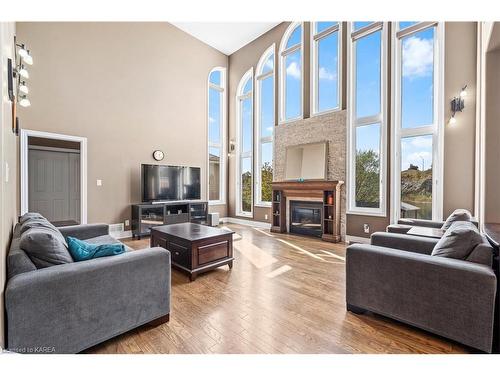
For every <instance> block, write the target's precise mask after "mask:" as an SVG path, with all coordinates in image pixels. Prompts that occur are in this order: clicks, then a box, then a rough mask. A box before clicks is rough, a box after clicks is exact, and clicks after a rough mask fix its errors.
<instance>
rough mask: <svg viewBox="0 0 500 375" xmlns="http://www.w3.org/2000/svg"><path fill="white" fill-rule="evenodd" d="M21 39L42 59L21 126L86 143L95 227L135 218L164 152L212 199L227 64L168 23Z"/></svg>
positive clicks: (47, 26) (32, 27) (54, 31)
mask: <svg viewBox="0 0 500 375" xmlns="http://www.w3.org/2000/svg"><path fill="white" fill-rule="evenodd" d="M17 34H18V37H19V38H20V39H21V40H23V41H24V42H25V43H27V44H28V45H29V46H30V48H31V51H32V54H33V58H34V60H35V64H34V65H33V66H32V68H31V69H30V74H31V76H30V80H29V85H30V90H31V91H30V99H31V103H32V106H31V107H30V108H28V109H26V110H24V111H22V112H21V113H20V118H21V126H22V127H23V128H25V129H33V130H41V131H47V132H54V133H63V134H70V135H76V136H82V137H87V139H88V185H87V186H88V221H89V222H107V223H119V222H123V221H124V220H125V219H129V218H130V211H131V210H130V204H131V203H137V202H139V201H140V199H141V197H140V186H139V185H140V175H139V172H140V164H141V163H152V164H154V163H155V161H154V159H153V158H152V156H151V154H152V152H153V150H156V149H160V150H163V151H164V152H165V159H164V160H163V161H162V164H171V165H189V166H199V167H201V168H202V198H205V197H206V194H207V188H206V178H207V176H206V173H207V165H208V162H207V142H206V139H207V120H206V119H207V104H206V103H207V77H208V74H209V72H210V70H211V69H212V68H214V67H215V66H222V67H227V56H226V55H224V54H222V53H220V52H218V51H217V50H215V49H213V48H211V47H209V46H207V45H206V44H204V43H202V42H200V41H199V40H197V39H195V38H193V37H191V36H189V35H188V34H186V33H184V32H183V31H181V30H179V29H177V28H176V27H174V26H172V25H170V24H168V23H164V22H163V23H92V22H86V23H57V22H42V23H24V22H21V23H18V24H17ZM97 179H101V180H102V186H101V187H98V186H96V180H97ZM218 211H220V212H221V214H222V215H223V216H225V207H224V206H222V207H219V210H218Z"/></svg>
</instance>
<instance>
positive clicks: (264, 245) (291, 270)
mask: <svg viewBox="0 0 500 375" xmlns="http://www.w3.org/2000/svg"><path fill="white" fill-rule="evenodd" d="M228 227H230V228H231V229H233V230H234V231H236V232H237V233H238V234H240V235H241V236H242V238H241V239H240V240H237V241H235V242H234V256H235V262H234V267H233V269H232V270H229V269H228V267H227V266H224V267H221V268H219V269H217V270H215V271H212V272H208V273H205V274H202V275H200V276H199V277H198V278H197V279H196V281H194V282H192V283H190V282H189V279H188V277H187V276H185V275H184V274H182V273H179V272H178V271H175V270H173V272H172V296H171V306H172V307H171V313H170V321H169V322H168V323H165V324H162V325H159V326H157V327H154V328H151V327H148V326H144V327H140V328H138V329H135V330H133V331H131V332H128V333H126V334H123V335H121V336H118V337H116V338H114V339H111V340H109V341H107V342H105V343H102V344H100V345H98V346H95V347H93V348H91V349H89V350H87V351H86V352H87V353H219V354H224V353H467V352H468V349H467V348H465V347H463V346H461V345H459V344H457V343H453V342H450V341H447V340H445V339H442V338H440V337H438V336H434V335H432V334H429V333H426V332H424V331H421V330H419V329H416V328H413V327H410V326H407V325H404V324H402V323H398V322H396V321H393V320H391V319H387V318H384V317H381V316H378V315H374V314H370V313H368V314H365V315H355V314H352V313H350V312H347V311H346V308H345V264H344V255H345V245H344V244H331V243H327V242H322V241H320V240H319V239H318V240H316V239H311V238H306V237H298V236H290V235H281V234H274V233H273V234H271V233H269V231H266V230H261V229H256V228H251V227H247V226H240V225H233V224H230V225H228ZM124 242H125V243H126V244H127V245H128V246H130V247H132V248H134V249H141V248H144V247H147V246H149V238H147V239H142V240H140V241H136V240H131V239H129V240H124Z"/></svg>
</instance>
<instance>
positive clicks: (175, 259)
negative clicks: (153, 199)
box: [151, 223, 234, 281]
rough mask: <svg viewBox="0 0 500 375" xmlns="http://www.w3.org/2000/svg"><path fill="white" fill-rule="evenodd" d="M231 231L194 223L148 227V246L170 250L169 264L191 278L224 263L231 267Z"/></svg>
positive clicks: (193, 278)
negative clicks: (149, 229)
mask: <svg viewBox="0 0 500 375" xmlns="http://www.w3.org/2000/svg"><path fill="white" fill-rule="evenodd" d="M233 233H234V232H232V231H229V230H225V229H219V228H213V227H208V226H205V225H199V224H194V223H181V224H171V225H162V226H158V227H153V228H151V246H152V247H154V246H161V247H163V248H165V249H167V250H168V251H170V256H171V260H172V266H173V267H175V268H177V269H179V270H181V271H183V272H186V273H187V274H188V275H189V279H190V280H191V281H193V280H195V279H196V276H197V275H198V274H200V273H203V272H206V271H210V270H212V269H214V268H217V267H220V266H224V265H226V264H227V265H229V268H230V269H231V268H233V260H234V258H233Z"/></svg>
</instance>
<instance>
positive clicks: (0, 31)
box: [0, 22, 18, 348]
mask: <svg viewBox="0 0 500 375" xmlns="http://www.w3.org/2000/svg"><path fill="white" fill-rule="evenodd" d="M14 33H15V25H14V23H11V22H1V23H0V48H1V50H0V72H1V75H0V86H1V90H2V92H1V100H2V105H1V107H0V119H1V121H2V123H1V129H0V171H1V176H0V179H1V180H0V212H1V215H2V216H1V228H0V348H3V347H5V336H4V327H5V316H4V288H5V277H6V269H5V260H6V255H7V251H8V248H9V244H10V238H11V234H12V228H13V225H14V223H15V222H16V220H17V191H18V183H17V181H18V180H17V173H16V171H17V137H16V135H15V134H14V133H13V132H12V112H11V108H12V107H11V102H10V101H9V99H8V93H7V82H6V81H5V77H7V58H12V60H14V57H13V55H14V49H13V47H14ZM7 169H8V170H7ZM7 174H8V181H6V175H7Z"/></svg>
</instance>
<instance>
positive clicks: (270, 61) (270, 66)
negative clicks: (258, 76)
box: [264, 55, 274, 70]
mask: <svg viewBox="0 0 500 375" xmlns="http://www.w3.org/2000/svg"><path fill="white" fill-rule="evenodd" d="M264 66H265V67H266V68H268V69H269V70H273V68H274V55H272V56H271V57H270V58H269V59H267V61H266V63H265V64H264Z"/></svg>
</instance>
